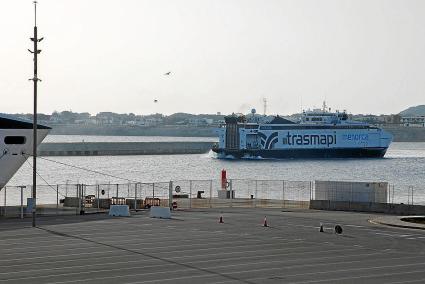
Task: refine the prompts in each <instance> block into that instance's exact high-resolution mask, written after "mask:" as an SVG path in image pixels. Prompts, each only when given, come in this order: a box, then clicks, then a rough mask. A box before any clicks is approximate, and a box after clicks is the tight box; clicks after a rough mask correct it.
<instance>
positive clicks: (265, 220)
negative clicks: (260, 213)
mask: <svg viewBox="0 0 425 284" xmlns="http://www.w3.org/2000/svg"><path fill="white" fill-rule="evenodd" d="M263 226H264V227H268V226H269V225H268V224H267V216H264V224H263Z"/></svg>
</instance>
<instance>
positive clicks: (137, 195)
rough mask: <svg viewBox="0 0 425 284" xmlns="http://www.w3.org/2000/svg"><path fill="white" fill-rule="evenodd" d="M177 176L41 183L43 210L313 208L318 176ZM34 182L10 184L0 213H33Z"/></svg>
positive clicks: (39, 207)
mask: <svg viewBox="0 0 425 284" xmlns="http://www.w3.org/2000/svg"><path fill="white" fill-rule="evenodd" d="M222 186H223V185H222V182H221V180H176V181H169V182H154V183H125V184H112V183H107V184H92V185H89V184H57V185H54V186H51V185H38V186H37V213H38V214H82V213H89V212H103V211H107V210H108V209H109V207H110V206H111V205H114V204H126V205H129V207H130V209H131V210H140V209H145V208H149V207H150V206H154V205H155V206H164V207H172V206H173V204H172V203H173V202H174V206H177V209H190V208H225V207H252V208H255V207H269V208H288V207H292V208H294V207H297V208H308V206H309V200H310V196H311V191H312V182H309V181H307V182H306V181H284V180H246V179H231V180H228V183H227V184H226V186H227V187H226V188H224V189H223V188H222ZM31 191H32V188H31V186H6V187H4V188H3V189H1V191H0V216H21V217H24V216H26V215H29V214H30V212H31V206H30V204H31Z"/></svg>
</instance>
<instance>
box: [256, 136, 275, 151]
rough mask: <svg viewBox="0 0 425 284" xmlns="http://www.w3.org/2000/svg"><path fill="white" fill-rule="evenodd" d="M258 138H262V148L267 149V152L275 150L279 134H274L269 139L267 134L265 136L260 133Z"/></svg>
mask: <svg viewBox="0 0 425 284" xmlns="http://www.w3.org/2000/svg"><path fill="white" fill-rule="evenodd" d="M258 136H260V139H261V148H263V149H267V150H270V149H273V148H274V145H275V144H276V143H277V141H278V133H277V132H273V133H272V134H270V136H268V137H267V135H266V134H264V133H262V132H258Z"/></svg>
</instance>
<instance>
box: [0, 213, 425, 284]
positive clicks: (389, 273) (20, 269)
mask: <svg viewBox="0 0 425 284" xmlns="http://www.w3.org/2000/svg"><path fill="white" fill-rule="evenodd" d="M220 215H222V216H223V221H224V223H223V224H219V223H218V219H219V216H220ZM264 216H267V220H268V224H269V227H263V226H262V223H263V219H264ZM380 216H382V215H377V214H364V213H355V212H335V211H333V212H329V211H316V210H308V209H302V210H296V209H294V210H287V209H286V210H284V211H282V210H278V209H259V208H257V209H242V208H228V209H223V210H217V209H202V210H186V211H176V212H173V218H172V219H169V220H167V219H155V218H149V217H148V212H147V211H143V212H138V213H136V214H133V215H132V216H131V217H127V218H111V217H108V216H106V215H105V214H94V215H83V216H60V217H42V218H40V219H39V220H38V227H37V228H31V227H30V225H31V220H30V219H24V220H23V221H22V220H10V219H7V220H1V221H0V240H1V242H0V255H1V256H2V257H1V259H0V267H1V271H0V283H105V284H106V283H423V282H424V280H425V269H424V264H425V255H424V253H423V248H424V247H425V231H422V230H411V229H403V228H395V227H387V226H383V225H379V224H373V223H370V222H368V220H370V219H375V218H378V217H380ZM320 223H323V224H324V229H325V231H324V232H323V233H320V232H319V224H320ZM336 224H338V225H341V226H342V228H343V233H342V234H341V235H337V234H335V233H334V230H333V228H334V226H335V225H336Z"/></svg>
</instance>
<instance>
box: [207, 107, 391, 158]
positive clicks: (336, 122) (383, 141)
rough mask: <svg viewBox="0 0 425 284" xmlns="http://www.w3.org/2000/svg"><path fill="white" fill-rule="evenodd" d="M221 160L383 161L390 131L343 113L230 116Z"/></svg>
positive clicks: (221, 133) (217, 148) (321, 111)
mask: <svg viewBox="0 0 425 284" xmlns="http://www.w3.org/2000/svg"><path fill="white" fill-rule="evenodd" d="M217 134H218V136H219V142H218V144H217V145H215V146H214V147H213V149H212V150H213V151H214V152H215V153H217V154H218V157H219V158H237V159H239V158H269V159H270V158H272V159H273V158H276V159H285V158H307V159H308V158H382V157H384V155H385V153H386V151H387V149H388V147H389V145H390V144H391V141H392V135H391V134H390V133H388V132H387V131H385V130H383V129H381V128H379V127H376V126H373V125H369V124H367V123H363V122H357V121H352V120H349V119H348V115H347V113H346V112H345V111H343V112H338V111H336V112H331V111H330V109H329V110H327V109H326V107H325V104H324V107H323V109H318V110H313V111H310V110H309V111H304V112H303V113H302V116H301V119H300V121H299V122H293V121H291V120H288V119H285V118H283V117H280V116H275V117H273V119H272V120H270V121H267V122H266V121H261V119H258V117H256V116H255V110H253V111H252V114H251V115H248V116H244V115H235V114H233V115H230V116H227V117H225V124H223V125H222V126H221V127H220V128H218V129H217Z"/></svg>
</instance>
